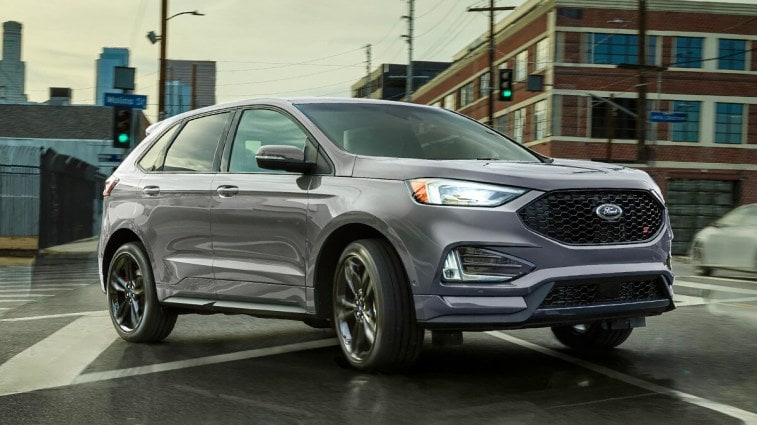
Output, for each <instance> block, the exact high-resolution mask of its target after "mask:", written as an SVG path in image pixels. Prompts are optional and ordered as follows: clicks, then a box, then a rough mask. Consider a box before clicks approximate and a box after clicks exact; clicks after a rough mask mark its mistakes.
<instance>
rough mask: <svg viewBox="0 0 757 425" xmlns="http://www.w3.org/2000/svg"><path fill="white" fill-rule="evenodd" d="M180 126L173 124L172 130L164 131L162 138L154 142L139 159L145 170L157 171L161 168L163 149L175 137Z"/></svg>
mask: <svg viewBox="0 0 757 425" xmlns="http://www.w3.org/2000/svg"><path fill="white" fill-rule="evenodd" d="M178 128H179V126H178V125H175V126H173V128H171V129H170V130H168V131H166V132H165V133H163V135H162V136H160V138H159V139H158V140H157V141H156V142H155V143H153V145H152V146H150V148H149V149H147V152H146V153H145V154H144V156H142V159H140V160H139V166H140V167H141V168H142V169H143V170H145V171H155V170H159V169H160V168H161V167H162V165H163V155H162V153H163V151H164V150H165V148H166V145H167V144H168V142H170V141H171V138H173V135H174V134H175V133H176V130H177V129H178Z"/></svg>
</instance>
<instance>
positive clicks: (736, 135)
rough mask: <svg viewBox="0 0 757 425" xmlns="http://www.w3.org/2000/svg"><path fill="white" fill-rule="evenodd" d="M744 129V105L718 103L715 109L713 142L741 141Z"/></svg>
mask: <svg viewBox="0 0 757 425" xmlns="http://www.w3.org/2000/svg"><path fill="white" fill-rule="evenodd" d="M743 130H744V105H742V104H740V103H718V104H717V106H716V109H715V143H729V144H739V143H741V139H742V135H743Z"/></svg>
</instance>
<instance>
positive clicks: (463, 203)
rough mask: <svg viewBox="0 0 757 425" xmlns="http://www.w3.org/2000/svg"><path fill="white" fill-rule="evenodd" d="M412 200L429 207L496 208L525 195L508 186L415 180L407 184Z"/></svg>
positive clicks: (523, 191) (458, 181)
mask: <svg viewBox="0 0 757 425" xmlns="http://www.w3.org/2000/svg"><path fill="white" fill-rule="evenodd" d="M407 183H408V187H409V188H410V192H411V193H412V195H413V198H414V199H415V200H416V201H418V202H420V203H422V204H429V205H454V206H458V207H496V206H499V205H502V204H504V203H506V202H509V201H511V200H513V199H515V198H517V197H518V196H520V195H522V194H524V193H526V190H525V189H520V188H517V187H508V186H495V185H491V184H484V183H475V182H468V181H463V180H446V179H415V180H410V181H408V182H407Z"/></svg>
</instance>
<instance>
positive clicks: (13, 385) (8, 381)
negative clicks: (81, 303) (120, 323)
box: [0, 314, 118, 396]
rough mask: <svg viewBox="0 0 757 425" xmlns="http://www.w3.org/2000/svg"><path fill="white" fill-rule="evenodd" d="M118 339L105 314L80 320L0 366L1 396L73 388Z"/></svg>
mask: <svg viewBox="0 0 757 425" xmlns="http://www.w3.org/2000/svg"><path fill="white" fill-rule="evenodd" d="M116 338H118V334H116V333H115V332H113V327H112V325H111V323H110V320H108V319H107V316H106V315H105V314H102V315H99V316H85V317H80V318H79V319H76V320H75V321H73V322H71V323H70V324H68V325H67V326H65V327H63V328H62V329H60V330H59V331H57V332H55V333H54V334H52V335H50V336H49V337H47V338H45V339H43V340H42V341H40V342H38V343H36V344H34V345H33V346H31V347H29V348H27V349H26V350H24V351H23V352H21V353H19V354H17V355H16V356H14V357H12V358H11V359H10V360H8V361H7V362H5V363H4V364H2V365H0V396H4V395H9V394H18V393H24V392H29V391H35V390H41V389H45V388H54V387H60V386H65V385H71V383H73V382H74V380H75V379H76V377H77V376H79V374H80V373H81V372H82V371H83V370H84V369H85V368H86V367H87V366H88V365H89V364H90V363H92V362H93V361H94V360H95V359H96V358H97V357H98V356H99V355H100V353H102V352H103V351H105V349H107V348H108V347H109V346H110V344H112V343H113V341H115V340H116Z"/></svg>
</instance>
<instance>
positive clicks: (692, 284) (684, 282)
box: [673, 279, 757, 295]
mask: <svg viewBox="0 0 757 425" xmlns="http://www.w3.org/2000/svg"><path fill="white" fill-rule="evenodd" d="M676 285H678V286H685V287H687V288H694V289H709V290H711V291H718V292H733V293H736V294H749V295H757V289H749V288H734V287H732V286H720V285H711V284H709V283H698V282H689V281H687V280H678V279H676V281H675V284H674V285H673V288H674V289H675V287H676Z"/></svg>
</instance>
